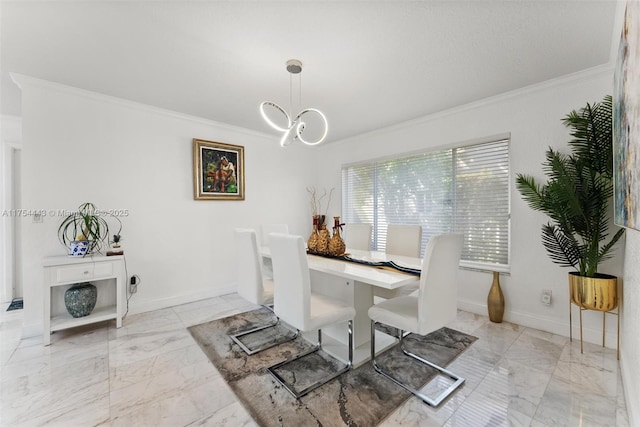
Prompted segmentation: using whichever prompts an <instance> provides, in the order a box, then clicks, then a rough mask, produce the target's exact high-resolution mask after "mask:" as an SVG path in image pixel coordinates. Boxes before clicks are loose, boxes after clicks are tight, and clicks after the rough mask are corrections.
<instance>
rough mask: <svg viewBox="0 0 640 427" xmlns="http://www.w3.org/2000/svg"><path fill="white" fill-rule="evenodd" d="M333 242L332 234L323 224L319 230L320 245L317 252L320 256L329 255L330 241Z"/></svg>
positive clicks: (317, 246) (318, 244)
mask: <svg viewBox="0 0 640 427" xmlns="http://www.w3.org/2000/svg"><path fill="white" fill-rule="evenodd" d="M330 240H331V234H329V230H327V224H324V223H323V224H322V225H321V226H320V230H318V243H317V245H316V252H317V253H319V254H320V255H329V241H330Z"/></svg>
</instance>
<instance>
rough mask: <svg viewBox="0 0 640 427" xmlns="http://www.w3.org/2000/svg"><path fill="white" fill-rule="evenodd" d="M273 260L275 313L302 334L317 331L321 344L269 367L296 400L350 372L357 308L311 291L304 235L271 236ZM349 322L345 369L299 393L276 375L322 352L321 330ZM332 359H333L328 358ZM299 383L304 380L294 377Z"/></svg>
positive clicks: (277, 234) (276, 234)
mask: <svg viewBox="0 0 640 427" xmlns="http://www.w3.org/2000/svg"><path fill="white" fill-rule="evenodd" d="M270 246H271V257H272V260H273V272H274V279H275V293H274V306H273V308H274V311H275V313H276V315H277V316H278V317H279V318H280V319H282V321H283V322H285V323H287V324H289V325H291V326H293V327H295V328H297V329H299V330H300V331H303V332H307V331H315V330H317V331H318V343H317V344H316V345H315V346H314V347H313V348H311V349H310V350H308V351H305V352H303V353H301V354H298V355H296V356H294V357H292V358H290V359H287V360H285V361H283V362H280V363H277V364H275V365H273V366H271V367H269V368H268V371H269V372H270V373H271V375H273V377H274V378H275V379H276V380H277V381H278V382H279V383H280V384H282V386H283V387H284V388H285V389H287V390H288V391H289V392H290V393H291V394H292V395H293V396H294V397H295V398H296V399H299V398H300V397H302V396H304V395H305V394H307V393H309V392H310V391H312V390H315V389H316V388H318V387H320V386H321V385H323V384H326V383H327V382H329V381H331V380H332V379H334V378H336V377H337V376H339V375H341V374H343V373H345V372H347V371H348V370H349V369H351V365H352V363H353V318H354V317H355V309H354V308H353V307H352V306H351V305H349V304H347V303H345V302H342V301H339V300H335V299H332V298H329V297H326V296H323V295H318V294H316V293H314V292H312V291H311V279H310V274H309V265H308V263H307V254H306V251H305V242H304V241H303V239H302V237H301V236H293V235H287V234H279V233H272V234H271V238H270ZM342 322H347V329H348V334H349V345H348V347H349V360H348V362H347V363H346V364H345V366H344V367H343V368H341V369H338V370H337V371H333V372H332V373H331V374H329V375H327V376H326V377H324V378H322V379H320V380H318V381H316V382H314V383H312V384H311V385H309V386H306V387H304V388H303V389H302V390H296V388H295V382H297V381H295V380H294V381H293V382H294V384H290V383H287V382H286V381H285V379H284V378H283V377H282V376H281V375H280V374H279V373H278V372H277V371H278V369H280V368H283V367H285V366H287V365H289V364H290V363H291V362H293V361H296V360H299V359H301V358H303V357H305V356H307V355H309V354H311V353H315V352H317V351H319V350H321V349H322V328H323V327H324V326H328V325H332V324H335V323H342ZM326 357H330V356H326ZM294 378H295V379H296V380H302V378H299V377H294Z"/></svg>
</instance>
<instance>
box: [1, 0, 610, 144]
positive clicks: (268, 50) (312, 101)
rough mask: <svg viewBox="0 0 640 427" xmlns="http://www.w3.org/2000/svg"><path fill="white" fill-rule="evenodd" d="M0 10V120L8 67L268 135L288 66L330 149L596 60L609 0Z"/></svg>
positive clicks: (283, 96) (16, 5)
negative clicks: (323, 126) (318, 115)
mask: <svg viewBox="0 0 640 427" xmlns="http://www.w3.org/2000/svg"><path fill="white" fill-rule="evenodd" d="M0 14H1V22H0V24H1V27H0V38H1V39H0V43H1V44H0V55H1V56H0V69H1V72H2V86H1V95H2V97H1V98H2V99H1V111H0V112H1V113H2V114H10V115H20V92H19V90H18V89H17V88H16V86H15V85H14V84H13V83H12V82H11V79H10V77H9V75H8V73H9V72H17V73H20V74H26V75H29V76H33V77H37V78H42V79H45V80H50V81H54V82H58V83H62V84H65V85H70V86H74V87H78V88H83V89H88V90H91V91H95V92H100V93H104V94H108V95H112V96H116V97H120V98H124V99H129V100H133V101H137V102H141V103H145V104H149V105H153V106H157V107H162V108H166V109H169V110H173V111H178V112H182V113H186V114H190V115H193V116H197V117H203V118H206V119H211V120H216V121H219V122H224V123H228V124H232V125H236V126H241V127H244V128H248V129H254V130H256V131H260V132H265V133H270V132H271V131H270V128H269V127H268V126H267V125H266V124H265V123H264V122H263V121H262V119H261V117H260V115H259V111H258V105H259V103H260V102H261V101H264V100H271V101H275V102H277V103H279V104H280V105H282V106H288V105H289V74H288V73H287V71H286V70H285V63H286V61H287V60H288V59H291V58H297V59H300V60H301V61H302V62H303V64H304V68H303V72H302V106H304V107H315V108H319V109H321V110H322V111H324V112H325V114H326V115H327V118H328V120H329V126H330V131H329V132H330V133H329V136H328V138H329V140H330V141H335V140H339V139H342V138H345V137H348V136H352V135H356V134H361V133H364V132H367V131H372V130H375V129H378V128H381V127H385V126H389V125H392V124H396V123H399V122H403V121H406V120H410V119H413V118H417V117H421V116H425V115H427V114H430V113H434V112H438V111H441V110H444V109H447V108H451V107H454V106H457V105H461V104H465V103H468V102H472V101H475V100H479V99H483V98H486V97H489V96H492V95H496V94H500V93H504V92H507V91H510V90H514V89H517V88H520V87H523V86H527V85H531V84H535V83H538V82H542V81H545V80H548V79H551V78H554V77H557V76H562V75H566V74H569V73H573V72H576V71H580V70H584V69H587V68H591V67H594V66H598V65H602V64H606V63H608V62H609V59H610V52H611V46H612V37H613V33H614V21H615V17H616V2H615V1H612V0H608V1H579V0H566V1H542V0H537V1H518V0H509V1H495V0H492V1H482V0H475V1H452V0H450V1H418V2H407V1H388V2H381V1H375V2H366V1H286V2H271V1H264V0H263V1H251V2H249V1H233V2H222V1H209V2H205V1H172V2H170V1H123V0H121V1H106V2H101V1H87V0H85V1H51V0H49V1H43V2H36V1H16V2H12V1H4V0H3V1H2V2H1V3H0ZM617 37H618V36H615V37H613V38H614V39H617ZM614 43H615V42H614ZM295 112H297V111H295Z"/></svg>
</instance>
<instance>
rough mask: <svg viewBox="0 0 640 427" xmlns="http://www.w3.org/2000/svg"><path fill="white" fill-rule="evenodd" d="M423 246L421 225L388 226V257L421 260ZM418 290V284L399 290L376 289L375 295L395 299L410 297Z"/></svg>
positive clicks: (386, 246)
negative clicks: (398, 256)
mask: <svg viewBox="0 0 640 427" xmlns="http://www.w3.org/2000/svg"><path fill="white" fill-rule="evenodd" d="M421 246H422V227H421V226H419V225H407V224H389V225H388V226H387V242H386V245H385V253H387V254H388V255H401V256H408V257H412V258H420V247H421ZM417 290H418V283H417V282H416V283H415V284H413V285H406V286H402V287H400V288H397V289H384V288H379V287H375V288H374V289H373V295H374V296H375V297H378V298H384V299H389V298H395V297H399V296H401V295H409V294H410V293H412V292H415V291H417Z"/></svg>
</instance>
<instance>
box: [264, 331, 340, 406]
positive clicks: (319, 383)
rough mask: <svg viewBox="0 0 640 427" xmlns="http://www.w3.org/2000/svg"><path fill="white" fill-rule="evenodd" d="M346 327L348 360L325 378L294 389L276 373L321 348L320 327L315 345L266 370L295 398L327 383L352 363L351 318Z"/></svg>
mask: <svg viewBox="0 0 640 427" xmlns="http://www.w3.org/2000/svg"><path fill="white" fill-rule="evenodd" d="M348 329H349V362H348V363H347V364H346V365H345V367H344V368H342V369H339V370H338V371H335V372H333V373H332V374H330V375H327V376H326V377H325V378H322V379H320V380H318V381H316V382H315V383H313V384H311V385H309V386H307V387H305V388H304V389H302V390H300V391H296V390H295V389H294V388H293V386H291V385H290V384H287V382H286V380H285V379H284V378H282V376H281V375H280V374H278V373H277V372H276V370H277V369H279V368H282V367H283V366H285V365H288V364H289V363H292V362H294V361H296V360H299V359H302V358H303V357H305V356H308V355H309V354H312V353H315V352H317V351H319V350H321V349H322V330H321V329H318V343H317V344H316V345H315V346H313V347H312V348H311V349H309V350H307V351H304V352H302V353H300V354H298V355H296V356H294V357H291V358H289V359H287V360H285V361H283V362H280V363H277V364H275V365H273V366H270V367H268V368H267V371H269V373H270V374H271V375H272V376H273V377H274V378H275V379H276V381H278V382H279V383H280V384H281V385H282V386H283V387H284V388H285V389H286V390H287V391H288V392H289V393H291V394H292V395H293V397H295V398H296V399H300V398H301V397H302V396H304V395H306V394H308V393H310V392H312V391H313V390H315V389H317V388H318V387H320V386H322V385H324V384H326V383H328V382H329V381H331V380H333V379H334V378H337V377H339V376H340V375H342V374H344V373H345V372H347V371H349V370H350V369H351V366H352V365H353V321H352V320H349V322H348Z"/></svg>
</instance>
